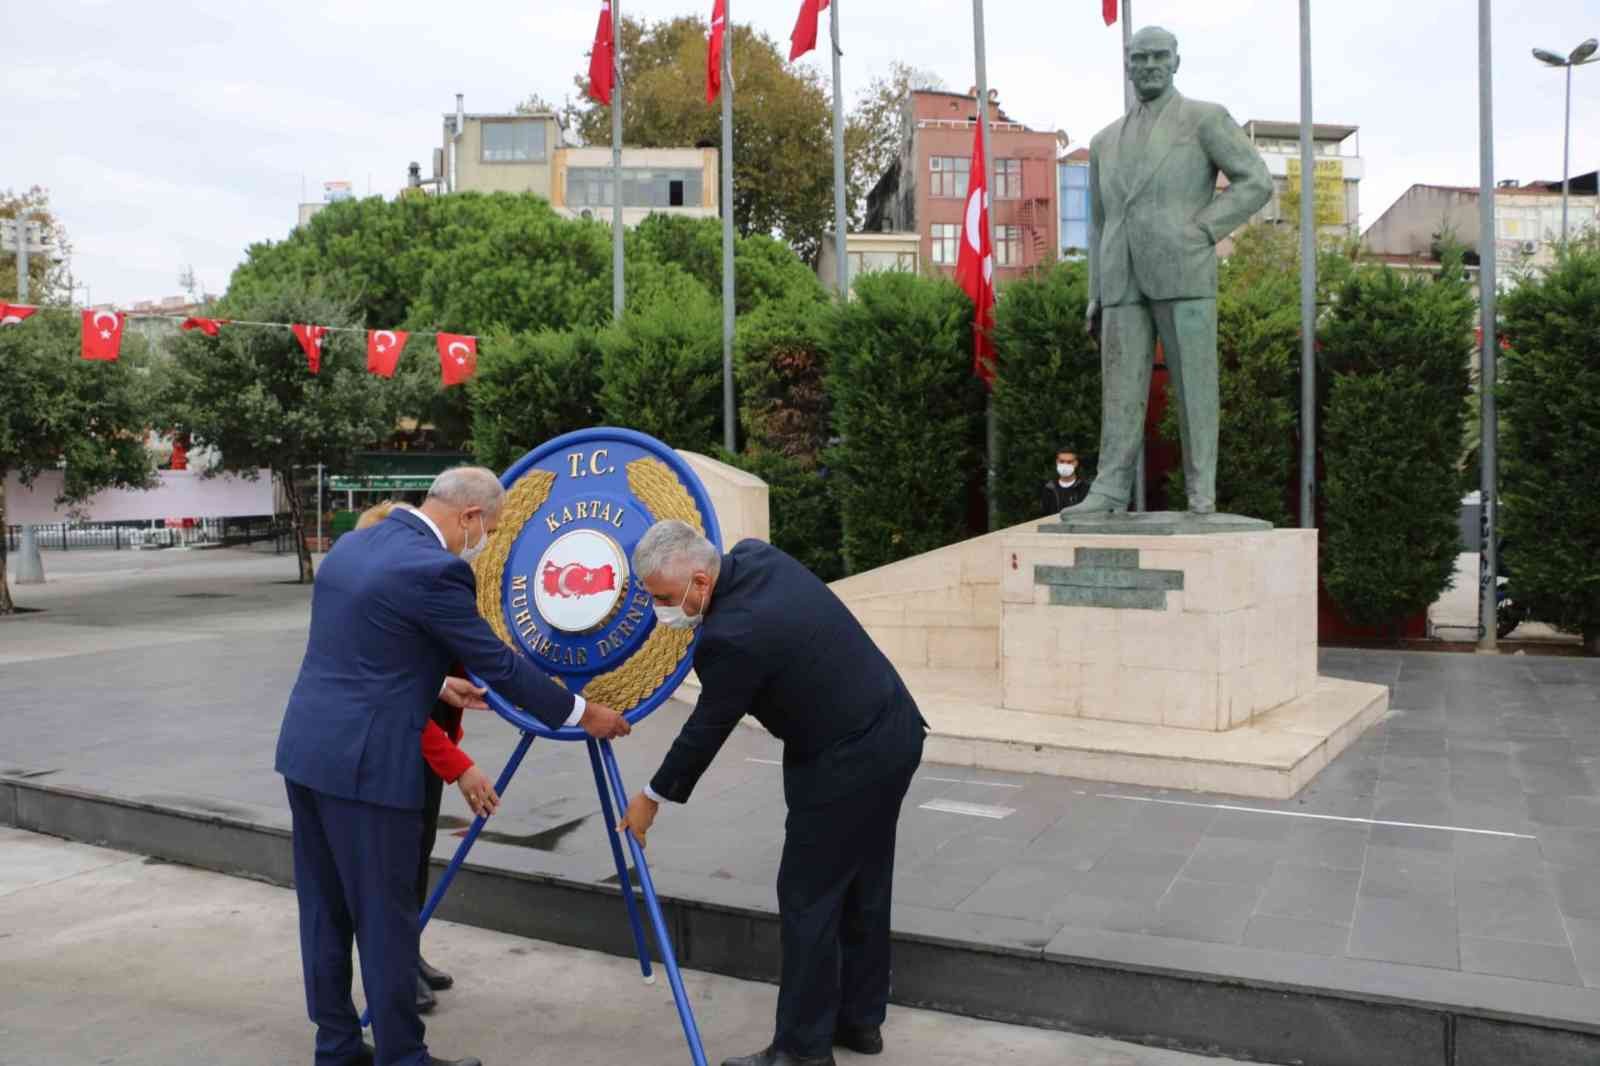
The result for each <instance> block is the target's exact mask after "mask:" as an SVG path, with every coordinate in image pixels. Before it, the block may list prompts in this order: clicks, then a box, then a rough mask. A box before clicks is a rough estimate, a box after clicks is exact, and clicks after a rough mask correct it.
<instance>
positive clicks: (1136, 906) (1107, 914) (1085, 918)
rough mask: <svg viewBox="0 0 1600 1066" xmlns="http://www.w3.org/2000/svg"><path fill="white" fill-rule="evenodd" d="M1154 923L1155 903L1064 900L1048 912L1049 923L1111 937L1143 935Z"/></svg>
mask: <svg viewBox="0 0 1600 1066" xmlns="http://www.w3.org/2000/svg"><path fill="white" fill-rule="evenodd" d="M1158 920H1159V916H1158V915H1157V913H1156V904H1155V901H1153V900H1130V899H1121V898H1116V897H1111V896H1085V895H1072V896H1068V897H1066V898H1065V899H1062V900H1058V901H1057V902H1056V903H1055V904H1054V905H1053V906H1052V907H1051V908H1050V912H1049V921H1050V922H1056V923H1059V924H1061V925H1069V926H1073V927H1075V928H1079V929H1104V930H1106V931H1108V932H1113V933H1143V932H1147V931H1148V930H1149V929H1150V927H1151V926H1153V925H1155V924H1156V922H1157V921H1158Z"/></svg>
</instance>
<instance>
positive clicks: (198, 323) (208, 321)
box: [178, 317, 228, 337]
mask: <svg viewBox="0 0 1600 1066" xmlns="http://www.w3.org/2000/svg"><path fill="white" fill-rule="evenodd" d="M227 324H228V319H226V318H199V317H193V318H186V319H184V320H183V324H182V325H180V326H179V327H178V328H179V329H182V330H190V329H197V330H199V331H200V332H201V333H204V334H205V335H206V336H208V337H215V336H217V335H218V334H219V333H221V332H222V327H223V326H225V325H227Z"/></svg>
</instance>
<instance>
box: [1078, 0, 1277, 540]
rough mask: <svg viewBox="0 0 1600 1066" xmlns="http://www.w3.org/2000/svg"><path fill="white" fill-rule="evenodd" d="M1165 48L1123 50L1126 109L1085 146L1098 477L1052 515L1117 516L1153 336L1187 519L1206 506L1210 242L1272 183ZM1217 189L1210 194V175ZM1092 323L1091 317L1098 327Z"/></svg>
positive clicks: (1213, 365)
mask: <svg viewBox="0 0 1600 1066" xmlns="http://www.w3.org/2000/svg"><path fill="white" fill-rule="evenodd" d="M1177 70H1178V39H1177V38H1176V37H1175V36H1173V35H1172V34H1171V33H1170V32H1168V31H1167V30H1163V29H1160V28H1158V27H1154V26H1148V27H1146V28H1144V29H1142V30H1140V31H1139V32H1138V33H1136V34H1134V36H1133V42H1132V44H1131V45H1130V46H1129V48H1128V76H1129V77H1130V78H1131V79H1132V80H1133V87H1134V90H1135V92H1136V93H1137V95H1138V97H1139V103H1138V104H1137V106H1135V108H1134V109H1133V110H1132V111H1130V112H1129V113H1128V114H1127V115H1125V116H1123V117H1122V118H1120V119H1118V120H1117V121H1116V122H1113V123H1112V124H1111V125H1109V126H1107V127H1106V128H1105V129H1103V130H1101V131H1100V132H1099V133H1098V134H1096V135H1095V137H1094V139H1093V141H1091V142H1090V147H1089V306H1088V318H1089V334H1090V335H1091V336H1093V337H1095V338H1097V339H1099V340H1100V343H1101V357H1100V358H1101V370H1102V389H1103V392H1102V396H1101V402H1102V414H1101V422H1100V460H1099V462H1100V469H1099V471H1098V472H1097V474H1096V477H1095V479H1094V485H1093V487H1092V488H1091V489H1090V490H1089V497H1088V499H1086V500H1084V501H1083V502H1082V503H1080V504H1078V505H1077V506H1076V507H1070V508H1068V509H1067V510H1066V511H1065V512H1064V513H1063V515H1062V517H1063V518H1072V517H1075V516H1079V515H1085V514H1101V513H1105V512H1110V511H1122V510H1126V509H1127V506H1128V500H1129V497H1130V496H1131V494H1132V491H1133V479H1134V469H1135V465H1136V464H1137V462H1138V458H1139V451H1140V448H1141V447H1142V445H1143V442H1144V424H1145V413H1146V407H1147V405H1148V402H1149V397H1150V372H1151V364H1152V362H1153V361H1154V356H1155V338H1156V335H1157V334H1158V333H1159V334H1160V336H1161V343H1162V346H1163V348H1164V349H1165V351H1166V359H1167V367H1168V368H1169V369H1170V370H1171V373H1172V381H1173V384H1174V385H1175V386H1176V387H1177V401H1178V425H1179V429H1180V436H1181V437H1182V440H1183V474H1184V484H1185V485H1186V486H1187V487H1188V492H1189V511H1190V512H1192V513H1195V514H1211V513H1212V512H1214V511H1215V510H1216V504H1217V423H1218V418H1219V414H1220V412H1219V406H1220V402H1219V398H1218V393H1217V250H1216V245H1217V242H1218V241H1220V240H1222V238H1224V237H1226V236H1227V235H1228V234H1230V233H1232V232H1233V231H1234V230H1235V229H1237V228H1238V227H1239V226H1241V225H1243V224H1244V223H1245V222H1246V221H1248V220H1249V218H1250V216H1251V215H1253V214H1255V213H1256V211H1258V210H1260V208H1261V207H1262V206H1263V205H1265V204H1266V202H1267V200H1268V199H1270V198H1271V196H1272V178H1271V176H1269V175H1268V173H1267V167H1266V164H1265V163H1264V162H1262V160H1261V156H1260V155H1258V154H1257V153H1256V150H1255V146H1254V145H1252V144H1251V143H1250V140H1249V138H1247V137H1246V136H1245V134H1244V131H1243V130H1241V129H1240V128H1239V126H1238V125H1237V124H1236V123H1235V122H1234V121H1233V119H1232V118H1230V117H1229V115H1228V112H1227V110H1226V109H1225V108H1223V107H1222V106H1221V105H1220V104H1211V103H1202V102H1201V101H1198V100H1189V99H1186V98H1185V97H1183V96H1181V95H1179V93H1178V92H1177V90H1176V89H1174V88H1173V86H1172V77H1173V75H1174V74H1175V73H1177ZM1218 172H1221V173H1223V174H1226V175H1227V176H1228V186H1227V187H1226V188H1225V189H1223V190H1222V191H1221V192H1220V193H1219V192H1217V174H1218ZM1102 320H1103V322H1102Z"/></svg>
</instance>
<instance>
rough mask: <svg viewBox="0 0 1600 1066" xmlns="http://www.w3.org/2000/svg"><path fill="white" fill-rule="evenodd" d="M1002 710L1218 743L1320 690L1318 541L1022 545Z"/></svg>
mask: <svg viewBox="0 0 1600 1066" xmlns="http://www.w3.org/2000/svg"><path fill="white" fill-rule="evenodd" d="M1002 551H1003V553H1004V557H1005V559H1004V565H1003V569H1002V574H1001V585H1000V596H1001V629H1000V648H1001V655H1000V662H1001V687H1002V699H1001V704H1002V706H1004V707H1005V708H1006V709H1008V710H1017V711H1029V712H1034V713H1039V714H1057V715H1067V716H1072V717H1078V718H1095V719H1103V720H1106V721H1113V722H1128V723H1141V724H1146V725H1162V726H1172V727H1176V728H1180V729H1201V730H1207V731H1211V732H1220V731H1223V730H1227V729H1232V728H1234V727H1237V726H1241V725H1244V724H1246V723H1248V722H1249V721H1251V719H1253V718H1255V717H1256V716H1257V715H1260V714H1262V713H1263V712H1266V711H1268V710H1271V709H1272V708H1274V707H1277V706H1280V705H1282V704H1285V703H1288V702H1290V701H1291V700H1294V699H1296V698H1298V697H1300V696H1304V695H1306V694H1308V693H1310V692H1311V691H1313V690H1314V689H1315V688H1316V684H1317V642H1316V641H1317V628H1316V616H1317V602H1316V594H1317V539H1316V532H1315V531H1314V530H1302V529H1277V530H1266V531H1263V532H1253V533H1249V532H1246V533H1215V534H1206V535H1188V534H1176V535H1159V536H1137V535H1129V534H1104V535H1101V534H1093V535H1090V534H1081V533H1054V532H1050V533H1042V532H1036V533H1018V534H1014V535H1012V536H1011V537H1009V538H1007V539H1006V540H1005V541H1004V543H1003V544H1002Z"/></svg>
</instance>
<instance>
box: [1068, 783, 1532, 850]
mask: <svg viewBox="0 0 1600 1066" xmlns="http://www.w3.org/2000/svg"><path fill="white" fill-rule="evenodd" d="M1096 795H1097V796H1099V797H1100V798H1101V799H1113V800H1132V801H1133V802H1135V803H1165V804H1167V805H1169V806H1172V807H1204V808H1206V809H1207V810H1216V811H1243V812H1245V813H1246V814H1281V815H1286V816H1288V817H1290V818H1316V819H1319V820H1321V821H1324V822H1359V823H1360V824H1362V825H1393V826H1399V827H1400V828H1402V829H1439V830H1443V831H1444V832H1446V833H1476V834H1478V835H1479V836H1486V837H1511V838H1513V839H1515V840H1538V839H1539V838H1538V837H1536V836H1534V835H1532V834H1531V833H1508V832H1505V831H1504V830H1500V829H1469V828H1467V827H1466V826H1463V825H1429V824H1427V823H1426V822H1389V821H1385V820H1384V819H1382V818H1347V817H1345V816H1344V815H1341V814H1312V813H1311V812H1310V811H1272V810H1266V809H1263V808H1261V807H1239V806H1235V805H1234V804H1231V803H1192V802H1190V801H1188V800H1169V799H1157V798H1156V797H1154V796H1122V795H1118V794H1117V793H1115V792H1098V793H1096Z"/></svg>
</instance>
